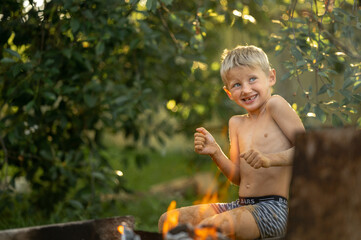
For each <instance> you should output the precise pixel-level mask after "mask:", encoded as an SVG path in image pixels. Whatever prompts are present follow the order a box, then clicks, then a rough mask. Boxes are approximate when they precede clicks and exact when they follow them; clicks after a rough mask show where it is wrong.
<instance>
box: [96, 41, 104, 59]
mask: <svg viewBox="0 0 361 240" xmlns="http://www.w3.org/2000/svg"><path fill="white" fill-rule="evenodd" d="M104 49H105V45H104V42H103V41H100V42H98V43H97V45H96V46H95V54H96V55H97V56H100V55H102V54H103V53H104Z"/></svg>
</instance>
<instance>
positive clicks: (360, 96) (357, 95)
mask: <svg viewBox="0 0 361 240" xmlns="http://www.w3.org/2000/svg"><path fill="white" fill-rule="evenodd" d="M352 97H353V98H354V99H355V101H356V102H357V103H360V102H361V95H360V94H354V95H353V96H352Z"/></svg>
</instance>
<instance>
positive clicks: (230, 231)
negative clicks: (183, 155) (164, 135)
mask: <svg viewBox="0 0 361 240" xmlns="http://www.w3.org/2000/svg"><path fill="white" fill-rule="evenodd" d="M222 59H223V60H222V66H221V77H222V81H223V83H224V87H223V89H224V91H225V92H226V93H227V95H228V97H229V98H230V99H231V100H232V101H234V102H235V103H237V104H238V105H239V106H240V107H242V108H244V109H245V110H246V111H247V114H245V115H236V116H233V117H231V118H230V120H229V139H230V154H229V158H228V157H227V156H226V155H225V154H224V153H223V152H222V150H221V148H220V147H219V145H218V144H217V142H216V141H215V139H214V138H213V136H212V135H211V134H210V133H209V132H208V131H207V130H206V129H205V128H203V127H201V128H197V129H196V133H195V134H194V149H195V151H196V152H197V153H199V154H204V155H209V156H210V157H211V158H212V159H213V161H214V162H215V163H216V164H217V166H218V167H219V169H220V170H221V171H222V172H223V174H224V175H225V176H226V177H227V178H228V179H229V180H230V181H231V182H232V183H234V184H236V185H239V199H237V200H235V201H233V202H231V203H215V204H203V205H195V206H190V207H183V208H179V209H176V210H174V211H179V222H180V223H190V224H192V225H209V224H210V225H214V226H216V227H218V228H219V229H220V230H221V231H222V233H223V234H225V235H228V236H229V237H232V238H234V237H235V238H236V239H257V238H267V237H278V236H283V235H285V233H286V227H287V217H288V202H287V199H288V194H289V186H290V181H291V174H292V168H291V165H292V156H293V153H294V140H295V139H294V137H295V134H296V133H297V132H302V131H305V129H304V127H303V124H302V122H301V120H300V118H299V117H298V115H297V114H296V112H295V111H294V110H293V109H292V108H291V106H290V105H289V104H288V103H287V101H286V100H285V99H284V98H282V97H281V96H278V95H271V89H272V86H273V85H274V84H275V83H276V71H275V70H274V69H272V68H271V67H270V65H269V62H268V58H267V55H266V54H265V53H264V52H263V50H262V49H260V48H257V47H255V46H238V47H236V48H235V49H233V50H231V51H228V50H225V52H224V54H223V56H222ZM165 217H166V213H165V214H163V215H162V216H161V218H160V220H159V229H160V230H161V228H162V226H163V222H164V220H165Z"/></svg>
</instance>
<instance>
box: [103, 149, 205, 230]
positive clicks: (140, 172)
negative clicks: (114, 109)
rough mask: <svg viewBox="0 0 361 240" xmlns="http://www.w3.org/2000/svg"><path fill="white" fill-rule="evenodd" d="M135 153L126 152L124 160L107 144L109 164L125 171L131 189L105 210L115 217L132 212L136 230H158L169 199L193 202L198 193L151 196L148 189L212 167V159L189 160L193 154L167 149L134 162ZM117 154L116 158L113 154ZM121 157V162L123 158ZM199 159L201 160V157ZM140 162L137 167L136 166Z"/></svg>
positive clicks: (181, 203)
mask: <svg viewBox="0 0 361 240" xmlns="http://www.w3.org/2000/svg"><path fill="white" fill-rule="evenodd" d="M135 155H136V153H135V152H128V154H127V160H126V161H125V160H124V158H122V157H119V150H118V149H117V148H116V147H110V148H109V151H108V152H107V158H108V159H112V160H111V165H112V167H113V168H114V169H119V170H121V171H122V172H123V173H124V176H123V177H124V181H125V187H126V188H128V189H131V190H132V192H133V194H132V195H133V196H130V199H124V200H118V201H116V200H113V201H112V202H111V203H108V204H107V206H106V211H107V212H108V211H109V212H112V213H114V215H117V216H124V215H132V216H134V217H135V220H136V229H137V230H144V231H152V232H155V231H158V219H159V217H160V216H161V214H162V213H164V212H165V211H167V207H168V206H169V204H170V202H171V201H172V200H176V202H177V206H178V207H180V206H187V205H192V204H193V202H194V201H195V200H197V198H199V196H196V195H195V194H194V193H193V192H192V191H190V192H189V193H187V194H185V195H184V196H181V195H177V196H174V195H171V194H164V195H151V194H148V191H149V189H150V188H151V187H152V186H154V185H156V184H159V183H166V182H168V181H171V180H173V179H177V178H181V177H187V176H192V175H194V174H195V173H196V172H198V171H205V170H208V171H209V170H211V161H209V159H208V161H207V162H203V164H199V163H200V162H195V163H192V161H191V160H189V159H193V158H194V155H193V153H187V152H169V153H167V154H164V155H162V154H160V153H150V154H148V155H147V156H148V159H147V163H144V165H142V164H138V165H137V164H136V160H135V158H136V156H135ZM116 156H118V157H116ZM122 159H123V161H122ZM200 161H202V160H200ZM139 165H140V166H139Z"/></svg>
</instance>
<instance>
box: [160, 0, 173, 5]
mask: <svg viewBox="0 0 361 240" xmlns="http://www.w3.org/2000/svg"><path fill="white" fill-rule="evenodd" d="M161 2H162V3H164V4H165V5H171V4H172V2H173V0H161Z"/></svg>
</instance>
